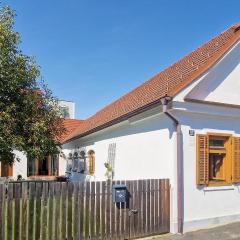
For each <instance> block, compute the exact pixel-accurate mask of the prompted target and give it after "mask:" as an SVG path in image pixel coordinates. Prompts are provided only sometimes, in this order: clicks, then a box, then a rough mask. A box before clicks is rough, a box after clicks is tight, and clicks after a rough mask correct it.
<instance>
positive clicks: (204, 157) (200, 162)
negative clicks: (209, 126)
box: [197, 134, 209, 184]
mask: <svg viewBox="0 0 240 240" xmlns="http://www.w3.org/2000/svg"><path fill="white" fill-rule="evenodd" d="M208 149H209V139H208V136H207V135H202V134H198V135H197V184H208V182H209V154H208V152H209V151H208Z"/></svg>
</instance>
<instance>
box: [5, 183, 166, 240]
mask: <svg viewBox="0 0 240 240" xmlns="http://www.w3.org/2000/svg"><path fill="white" fill-rule="evenodd" d="M116 183H117V184H126V185H127V188H128V191H129V197H130V198H129V201H128V203H127V204H124V203H121V204H115V203H113V202H112V184H116ZM169 202H170V200H169V180H167V179H151V180H136V181H114V182H112V183H107V182H86V183H67V182H22V183H20V182H19V183H8V184H7V185H5V184H0V239H3V240H10V239H11V240H13V239H14V240H15V239H21V240H25V239H28V240H39V239H42V240H46V239H49V240H52V239H54V240H59V239H64V240H66V239H67V240H69V239H128V238H129V236H130V237H132V238H136V237H144V236H149V235H155V234H160V233H165V232H169V222H170V214H169V212H170V209H169ZM132 209H134V210H137V211H132V212H131V211H130V210H132Z"/></svg>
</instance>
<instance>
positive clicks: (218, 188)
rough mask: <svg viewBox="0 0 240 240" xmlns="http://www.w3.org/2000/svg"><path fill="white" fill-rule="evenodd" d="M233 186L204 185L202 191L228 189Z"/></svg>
mask: <svg viewBox="0 0 240 240" xmlns="http://www.w3.org/2000/svg"><path fill="white" fill-rule="evenodd" d="M234 189H235V188H234V186H232V185H231V186H209V187H204V188H203V191H204V192H212V191H229V190H234Z"/></svg>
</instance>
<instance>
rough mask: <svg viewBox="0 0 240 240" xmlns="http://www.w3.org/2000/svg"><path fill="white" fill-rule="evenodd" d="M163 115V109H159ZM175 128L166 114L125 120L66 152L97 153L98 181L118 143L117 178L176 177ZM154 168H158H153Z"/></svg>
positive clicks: (78, 143)
mask: <svg viewBox="0 0 240 240" xmlns="http://www.w3.org/2000/svg"><path fill="white" fill-rule="evenodd" d="M159 112H160V110H159ZM173 131H174V127H173V124H172V123H171V122H170V121H169V120H168V119H167V118H166V116H164V115H160V113H159V114H156V115H154V116H152V117H151V118H146V119H144V120H141V119H140V120H139V119H137V120H133V121H131V120H130V121H125V122H124V123H122V124H120V125H119V126H116V127H115V129H114V131H113V130H112V129H111V128H109V129H107V130H104V131H102V132H100V133H97V134H92V135H91V136H88V137H85V138H83V139H80V140H76V141H74V142H71V143H69V144H65V145H64V146H63V149H65V150H64V151H65V152H67V151H68V150H69V149H77V148H78V147H80V148H83V149H84V150H85V152H86V153H87V152H88V151H89V150H94V152H95V160H96V171H95V175H94V179H95V180H105V179H106V177H105V167H104V163H105V162H107V159H108V147H109V144H111V143H115V144H116V158H115V169H114V172H115V178H116V179H119V180H121V179H125V180H127V179H128V180H130V179H146V178H160V177H161V178H170V177H172V176H173V172H172V168H173V159H174V154H175V152H174V147H173V139H174V132H173ZM153 166H155V167H153Z"/></svg>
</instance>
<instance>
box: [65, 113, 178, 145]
mask: <svg viewBox="0 0 240 240" xmlns="http://www.w3.org/2000/svg"><path fill="white" fill-rule="evenodd" d="M161 130H165V131H167V132H168V135H169V140H170V139H172V137H173V133H174V132H175V127H174V124H173V123H172V122H171V121H169V119H168V118H167V117H166V116H165V115H164V114H158V115H156V116H153V117H152V118H147V119H145V120H141V121H138V122H134V123H126V124H124V125H121V126H119V127H116V128H115V129H112V130H110V129H108V130H106V132H105V133H103V134H101V133H96V135H95V136H94V141H93V140H92V138H93V137H91V136H89V137H88V136H87V137H86V138H85V139H84V140H82V139H81V140H79V139H77V140H75V141H73V142H70V143H67V144H65V146H64V147H65V148H69V149H71V148H72V146H75V145H77V146H87V145H88V146H89V145H94V143H95V142H98V141H103V140H108V139H112V138H119V137H124V136H131V135H135V134H141V133H148V132H154V131H161ZM84 142H86V144H84Z"/></svg>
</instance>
